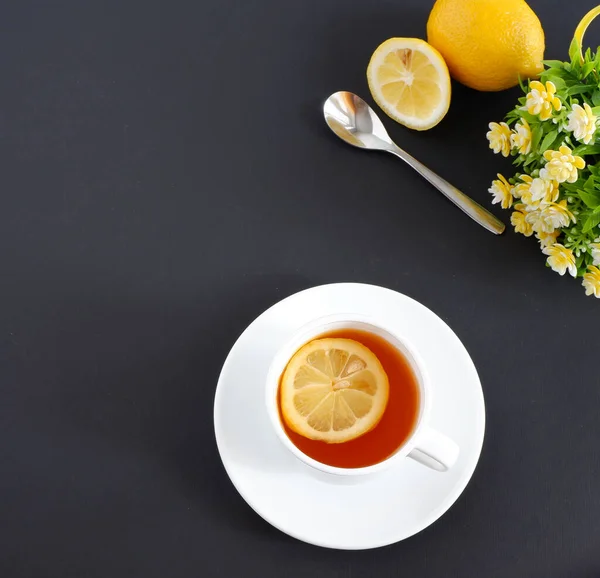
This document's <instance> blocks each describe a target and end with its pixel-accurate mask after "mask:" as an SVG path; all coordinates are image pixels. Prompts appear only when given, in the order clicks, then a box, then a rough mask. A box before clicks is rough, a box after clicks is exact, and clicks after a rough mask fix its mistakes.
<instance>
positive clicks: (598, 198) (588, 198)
mask: <svg viewBox="0 0 600 578" xmlns="http://www.w3.org/2000/svg"><path fill="white" fill-rule="evenodd" d="M578 194H579V198H580V199H581V200H582V201H583V202H584V203H585V204H586V206H587V207H589V208H590V209H596V208H597V207H600V192H599V191H596V192H595V193H592V192H588V191H587V190H586V191H579V192H578ZM598 222H600V221H598Z"/></svg>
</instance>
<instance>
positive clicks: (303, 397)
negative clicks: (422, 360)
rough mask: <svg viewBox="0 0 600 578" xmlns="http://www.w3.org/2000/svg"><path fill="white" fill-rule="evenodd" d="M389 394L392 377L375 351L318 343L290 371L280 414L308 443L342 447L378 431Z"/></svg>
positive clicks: (346, 342)
mask: <svg viewBox="0 0 600 578" xmlns="http://www.w3.org/2000/svg"><path fill="white" fill-rule="evenodd" d="M388 394H389V383H388V377H387V375H386V373H385V371H384V369H383V367H382V366H381V363H380V362H379V360H378V359H377V357H375V355H374V354H373V353H372V352H371V350H370V349H368V348H367V347H365V346H364V345H363V344H362V343H359V342H358V341H354V340H352V339H342V338H326V339H316V340H314V341H311V342H310V343H307V344H306V345H305V346H304V347H302V348H301V349H300V350H298V351H297V352H296V354H295V355H294V357H292V359H291V360H290V362H289V363H288V365H287V367H286V369H285V372H284V374H283V377H282V379H281V392H280V395H281V413H282V414H283V419H284V421H285V423H286V424H287V425H288V427H289V428H290V429H292V430H293V431H295V432H296V433H298V434H300V435H302V436H304V437H307V438H310V439H314V440H321V441H324V442H328V443H334V444H335V443H343V442H347V441H350V440H353V439H355V438H357V437H359V436H361V435H363V434H365V433H367V432H368V431H369V430H371V429H373V428H374V427H375V426H376V425H377V423H378V422H379V420H380V419H381V417H382V416H383V412H384V411H385V407H386V405H387V401H388Z"/></svg>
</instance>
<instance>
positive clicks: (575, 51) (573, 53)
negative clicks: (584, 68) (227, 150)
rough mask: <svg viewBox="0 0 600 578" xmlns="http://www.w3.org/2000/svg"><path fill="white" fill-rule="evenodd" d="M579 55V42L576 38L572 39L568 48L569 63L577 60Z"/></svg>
mask: <svg viewBox="0 0 600 578" xmlns="http://www.w3.org/2000/svg"><path fill="white" fill-rule="evenodd" d="M579 54H580V47H579V42H578V40H577V38H573V40H571V45H570V46H569V58H570V59H571V61H573V60H575V59H576V58H579Z"/></svg>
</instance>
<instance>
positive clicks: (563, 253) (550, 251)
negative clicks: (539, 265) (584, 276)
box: [542, 243, 577, 277]
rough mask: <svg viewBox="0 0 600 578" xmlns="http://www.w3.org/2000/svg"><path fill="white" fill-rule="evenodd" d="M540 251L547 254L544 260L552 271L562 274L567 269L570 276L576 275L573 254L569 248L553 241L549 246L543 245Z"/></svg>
mask: <svg viewBox="0 0 600 578" xmlns="http://www.w3.org/2000/svg"><path fill="white" fill-rule="evenodd" d="M542 253H544V255H548V259H546V261H547V263H548V265H550V267H552V270H553V271H556V272H557V273H558V274H559V275H564V274H565V273H566V272H567V271H568V272H569V274H570V275H571V277H577V265H575V255H573V251H571V249H567V247H565V246H564V245H561V244H560V243H554V245H551V246H550V247H544V248H543V249H542Z"/></svg>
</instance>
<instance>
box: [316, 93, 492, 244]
mask: <svg viewBox="0 0 600 578" xmlns="http://www.w3.org/2000/svg"><path fill="white" fill-rule="evenodd" d="M323 113H324V115H325V122H327V124H328V125H329V128H330V129H331V130H332V131H333V132H334V133H335V134H336V135H337V136H339V137H340V138H341V139H342V140H343V141H346V142H347V143H348V144H351V145H353V146H355V147H358V148H361V149H369V150H379V151H386V152H388V153H392V154H393V155H396V156H397V157H399V158H401V159H402V160H403V161H404V162H405V163H407V164H409V165H410V166H411V167H412V168H413V169H415V171H417V172H418V173H419V174H420V175H421V176H422V177H424V178H425V179H427V180H428V181H429V182H430V183H431V184H432V185H433V186H434V187H435V188H436V189H438V191H440V192H441V193H442V194H443V195H444V196H446V197H447V198H448V199H450V200H451V201H452V202H453V203H454V204H455V205H456V206H457V207H459V208H460V209H462V210H463V211H464V212H465V213H467V215H469V217H471V219H473V220H474V221H477V222H478V223H479V224H480V225H481V226H482V227H485V228H486V229H487V230H488V231H491V232H492V233H495V234H496V235H500V234H501V233H502V232H503V231H504V223H503V222H502V221H500V219H498V218H497V217H495V216H494V215H492V213H490V212H489V211H488V210H487V209H484V208H483V207H482V206H481V205H480V204H478V203H476V202H475V201H474V200H473V199H471V198H470V197H468V196H467V195H465V194H464V193H463V192H461V191H459V190H458V189H457V188H456V187H454V186H452V185H451V184H450V183H449V182H448V181H445V180H444V179H442V178H441V177H439V176H438V175H436V174H435V173H434V172H433V171H432V170H430V169H428V168H427V167H426V166H425V165H423V164H421V163H420V162H419V161H418V160H416V159H415V158H413V157H411V156H410V155H409V154H408V153H407V152H405V151H403V150H402V149H401V148H400V147H399V146H398V145H396V144H395V143H394V142H393V141H392V139H391V138H390V137H389V135H388V133H387V132H386V130H385V128H384V126H383V124H382V122H381V120H379V117H378V116H377V115H376V114H375V112H374V111H373V109H372V108H371V107H370V106H369V105H368V104H367V103H366V102H365V101H364V100H363V99H362V98H360V96H357V95H356V94H354V93H352V92H346V91H341V92H336V93H335V94H332V95H331V96H330V97H329V98H328V99H327V100H326V101H325V104H324V106H323Z"/></svg>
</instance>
